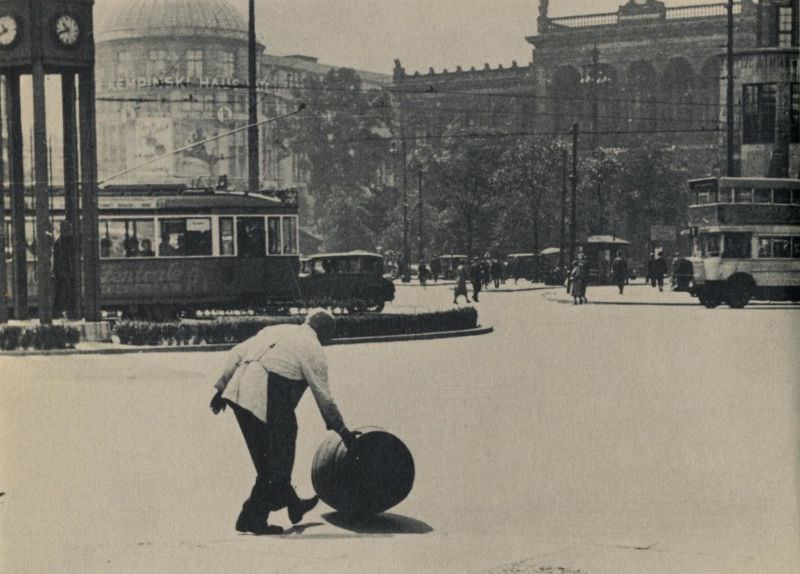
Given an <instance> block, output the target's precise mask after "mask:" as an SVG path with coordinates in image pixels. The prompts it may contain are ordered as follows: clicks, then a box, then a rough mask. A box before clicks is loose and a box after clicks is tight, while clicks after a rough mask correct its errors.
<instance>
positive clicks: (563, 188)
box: [558, 148, 567, 271]
mask: <svg viewBox="0 0 800 574" xmlns="http://www.w3.org/2000/svg"><path fill="white" fill-rule="evenodd" d="M566 225H567V148H564V149H562V150H561V234H560V238H559V239H560V240H559V244H558V247H559V250H558V267H559V268H560V269H561V270H562V271H563V270H564V249H565V248H566V247H567V245H566Z"/></svg>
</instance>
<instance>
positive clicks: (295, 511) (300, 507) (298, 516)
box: [289, 496, 319, 524]
mask: <svg viewBox="0 0 800 574" xmlns="http://www.w3.org/2000/svg"><path fill="white" fill-rule="evenodd" d="M317 502H319V496H312V497H311V498H298V499H297V500H296V501H295V502H293V503H292V504H290V505H289V520H291V521H292V524H297V523H298V522H300V521H301V520H303V515H304V514H305V513H306V512H308V511H309V510H311V509H312V508H314V507H315V506H316V505H317Z"/></svg>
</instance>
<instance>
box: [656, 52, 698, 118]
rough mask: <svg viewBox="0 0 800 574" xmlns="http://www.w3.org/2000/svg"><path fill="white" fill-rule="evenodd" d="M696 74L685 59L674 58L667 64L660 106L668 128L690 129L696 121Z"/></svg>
mask: <svg viewBox="0 0 800 574" xmlns="http://www.w3.org/2000/svg"><path fill="white" fill-rule="evenodd" d="M695 84H696V82H695V74H694V69H692V65H691V64H690V63H689V62H688V61H687V60H686V59H685V58H673V59H671V60H670V61H669V62H667V67H666V69H665V70H664V76H663V79H662V90H661V93H662V96H663V100H664V103H663V104H660V106H659V107H660V108H661V117H662V118H663V119H664V120H665V122H666V123H667V126H668V127H672V128H675V129H682V128H689V127H691V126H692V123H693V121H694V120H695V117H696V116H695V111H696V106H694V105H693V104H694V103H695V101H694V96H695Z"/></svg>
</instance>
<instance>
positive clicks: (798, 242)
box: [792, 237, 800, 259]
mask: <svg viewBox="0 0 800 574" xmlns="http://www.w3.org/2000/svg"><path fill="white" fill-rule="evenodd" d="M792 257H793V258H794V259H798V258H800V237H792Z"/></svg>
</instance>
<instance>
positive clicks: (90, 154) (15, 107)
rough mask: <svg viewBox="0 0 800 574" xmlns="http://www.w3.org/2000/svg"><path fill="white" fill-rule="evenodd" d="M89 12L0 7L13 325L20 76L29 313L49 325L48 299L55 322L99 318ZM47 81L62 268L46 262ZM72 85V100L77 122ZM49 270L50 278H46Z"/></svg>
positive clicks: (21, 299) (61, 6)
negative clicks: (30, 190)
mask: <svg viewBox="0 0 800 574" xmlns="http://www.w3.org/2000/svg"><path fill="white" fill-rule="evenodd" d="M93 5H94V0H0V73H1V74H2V75H3V76H4V77H5V81H6V85H7V90H6V94H7V100H8V101H7V105H6V106H5V111H6V122H7V126H8V133H9V152H10V153H9V176H10V177H9V179H10V183H11V185H10V192H11V196H12V201H11V204H12V228H13V237H14V251H13V252H14V273H13V276H14V277H13V289H12V292H13V295H14V312H15V315H16V317H18V318H25V317H27V314H28V303H27V300H28V285H27V272H26V270H27V262H26V260H25V258H26V252H25V245H26V238H25V225H24V218H25V205H24V190H25V183H24V181H23V170H22V157H23V153H22V141H21V134H22V130H21V129H20V124H21V118H20V114H19V107H20V103H19V98H20V90H19V77H20V75H22V74H31V75H32V79H33V82H32V84H33V132H34V141H33V152H34V153H33V155H34V166H35V171H34V182H33V184H34V186H33V187H34V198H35V205H34V207H35V216H36V238H35V239H36V242H35V243H36V274H35V282H36V287H37V288H36V308H37V309H38V316H39V320H40V322H41V323H43V324H47V323H51V322H52V319H53V315H54V309H53V302H54V295H55V294H56V293H58V295H59V296H58V297H55V302H56V303H57V304H58V308H56V309H55V312H56V313H57V314H60V313H61V312H66V313H67V315H68V316H70V317H78V316H79V315H82V316H83V317H84V318H86V319H89V320H98V319H99V316H100V306H99V299H100V287H99V285H100V284H99V275H98V261H97V258H98V238H97V152H96V147H97V146H96V130H95V101H94V32H93V20H92V9H93ZM47 74H60V75H61V84H62V93H61V95H62V103H63V109H62V112H63V120H64V146H63V149H64V157H63V161H64V214H65V219H66V224H65V225H64V226H63V227H62V234H61V238H62V239H61V241H62V242H63V243H62V245H63V246H65V247H67V252H66V259H67V260H66V261H65V260H64V256H63V255H62V256H61V257H60V258H59V260H58V261H51V255H52V252H53V243H52V238H53V229H52V225H51V217H50V199H51V197H50V195H51V191H50V182H49V181H48V166H47V162H48V149H47V127H46V126H47V118H46V105H45V77H46V75H47ZM76 78H77V80H78V93H79V96H78V98H77V104H78V110H79V112H78V117H77V118H76V113H75V108H76V105H75V104H76V94H75V80H76ZM78 124H79V129H78ZM76 136H79V137H76ZM78 140H79V141H78ZM78 157H80V171H79V170H78V161H77V160H78ZM79 181H80V184H79ZM2 183H3V182H0V185H2ZM63 251H64V250H60V252H63ZM54 266H55V268H56V273H55V274H54V273H53V272H52V268H53V267H54ZM53 275H55V277H56V284H53V281H52V277H53ZM5 284H6V277H5V276H4V273H3V268H2V267H0V286H4V285H5ZM2 291H4V289H3V290H2ZM0 299H3V300H2V304H3V305H5V304H6V303H5V301H4V298H0Z"/></svg>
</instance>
